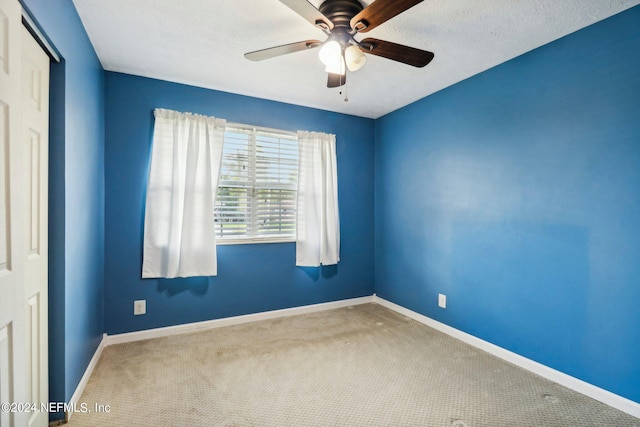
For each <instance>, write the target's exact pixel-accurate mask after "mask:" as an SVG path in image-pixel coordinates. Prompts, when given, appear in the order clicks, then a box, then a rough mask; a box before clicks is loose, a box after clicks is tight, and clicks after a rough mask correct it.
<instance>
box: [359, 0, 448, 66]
mask: <svg viewBox="0 0 640 427" xmlns="http://www.w3.org/2000/svg"><path fill="white" fill-rule="evenodd" d="M378 1H380V0H378ZM360 50H361V51H363V52H364V53H369V54H371V55H377V56H381V57H383V58H387V59H391V60H394V61H398V62H402V63H405V64H409V65H413V66H414V67H424V66H425V65H427V64H428V63H429V62H431V60H432V59H433V57H434V56H435V55H434V54H433V53H432V52H428V51H426V50H420V49H416V48H414V47H409V46H404V45H401V44H397V43H392V42H388V41H384V40H379V39H372V38H368V39H364V40H362V41H361V42H360Z"/></svg>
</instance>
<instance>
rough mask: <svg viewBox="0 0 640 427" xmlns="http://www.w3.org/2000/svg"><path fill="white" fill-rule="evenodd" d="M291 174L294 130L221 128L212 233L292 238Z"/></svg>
mask: <svg viewBox="0 0 640 427" xmlns="http://www.w3.org/2000/svg"><path fill="white" fill-rule="evenodd" d="M297 179H298V141H297V138H296V136H295V135H293V134H287V133H284V132H283V133H278V132H277V131H263V130H260V129H254V128H252V127H243V126H233V127H227V132H226V133H225V141H224V148H223V159H222V165H221V170H220V184H219V190H218V198H217V202H216V214H215V221H216V233H217V236H218V238H219V239H220V240H222V241H224V240H225V239H255V238H257V239H264V238H276V239H282V238H290V239H293V238H295V235H296V211H295V209H296V191H297Z"/></svg>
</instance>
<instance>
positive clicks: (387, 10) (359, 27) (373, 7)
mask: <svg viewBox="0 0 640 427" xmlns="http://www.w3.org/2000/svg"><path fill="white" fill-rule="evenodd" d="M281 1H282V0H281ZM422 1H423V0H375V1H374V2H373V3H371V4H370V5H369V6H367V7H365V8H364V9H362V10H361V11H360V13H358V14H357V15H356V16H354V17H353V18H352V19H351V28H353V29H354V30H356V31H357V32H359V33H366V32H367V31H370V30H373V29H374V28H375V27H377V26H378V25H380V24H382V23H384V22H387V21H388V20H389V19H391V18H393V17H394V16H396V15H399V14H401V13H402V12H404V11H405V10H407V9H410V8H412V7H413V6H415V5H417V4H418V3H422Z"/></svg>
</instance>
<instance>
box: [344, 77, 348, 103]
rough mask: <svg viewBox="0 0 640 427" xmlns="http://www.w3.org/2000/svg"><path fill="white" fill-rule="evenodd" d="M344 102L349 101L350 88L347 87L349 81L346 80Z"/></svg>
mask: <svg viewBox="0 0 640 427" xmlns="http://www.w3.org/2000/svg"><path fill="white" fill-rule="evenodd" d="M344 77H345V78H346V77H347V72H346V71H345V72H344ZM344 102H349V89H347V81H346V80H345V81H344Z"/></svg>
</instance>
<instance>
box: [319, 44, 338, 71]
mask: <svg viewBox="0 0 640 427" xmlns="http://www.w3.org/2000/svg"><path fill="white" fill-rule="evenodd" d="M318 56H319V57H320V61H322V63H323V64H324V65H326V66H327V67H331V66H337V65H338V63H339V62H340V61H341V59H342V47H341V46H340V43H338V42H337V41H335V40H330V41H328V42H326V43H325V44H324V45H323V46H322V48H320V52H318Z"/></svg>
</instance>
